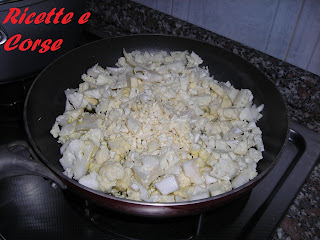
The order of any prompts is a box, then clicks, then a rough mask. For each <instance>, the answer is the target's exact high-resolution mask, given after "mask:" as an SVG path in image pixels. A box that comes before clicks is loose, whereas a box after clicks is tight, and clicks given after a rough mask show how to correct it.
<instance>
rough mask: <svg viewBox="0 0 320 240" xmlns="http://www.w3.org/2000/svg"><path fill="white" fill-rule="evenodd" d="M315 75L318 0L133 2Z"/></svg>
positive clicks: (319, 46)
mask: <svg viewBox="0 0 320 240" xmlns="http://www.w3.org/2000/svg"><path fill="white" fill-rule="evenodd" d="M133 1H135V2H138V3H141V4H143V5H146V6H148V7H151V8H154V9H157V10H159V11H161V12H164V13H167V14H169V15H172V16H174V17H177V18H180V19H182V20H185V21H188V22H190V23H193V24H195V25H198V26H200V27H203V28H206V29H208V30H210V31H213V32H215V33H218V34H220V35H222V36H225V37H228V38H230V39H233V40H235V41H238V42H241V43H243V44H246V45H248V46H250V47H253V48H255V49H257V50H260V51H262V52H265V53H267V54H270V55H272V56H274V57H277V58H279V59H281V60H285V61H287V62H289V63H291V64H294V65H296V66H298V67H301V68H303V69H306V70H308V71H311V72H313V73H315V74H318V75H320V0H133Z"/></svg>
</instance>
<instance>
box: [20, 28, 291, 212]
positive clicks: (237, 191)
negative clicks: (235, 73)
mask: <svg viewBox="0 0 320 240" xmlns="http://www.w3.org/2000/svg"><path fill="white" fill-rule="evenodd" d="M130 37H167V38H175V39H176V38H180V39H186V40H189V41H190V40H191V41H194V42H197V43H201V44H206V45H210V46H211V47H214V48H218V49H222V51H226V52H228V53H229V54H232V55H233V56H234V57H236V58H239V59H241V60H242V61H243V62H245V63H246V64H248V65H249V66H250V67H251V68H253V69H255V70H256V71H258V72H259V73H260V74H262V75H263V76H264V78H266V79H267V81H268V82H269V83H271V84H272V87H273V88H274V89H275V90H276V91H277V93H278V95H279V96H280V98H281V100H282V104H283V106H284V109H285V117H286V125H287V126H286V134H285V138H284V140H283V143H282V146H281V149H280V151H279V152H278V153H277V155H276V156H275V160H274V161H273V162H272V163H271V164H270V165H269V166H268V167H267V168H266V169H264V171H262V172H261V173H259V174H258V175H257V176H256V177H255V178H253V179H252V180H250V181H249V182H247V183H245V184H243V185H241V186H240V187H238V188H235V189H232V190H230V191H228V192H225V193H223V194H219V195H216V196H213V197H209V198H203V199H198V200H192V201H183V202H166V203H159V202H144V201H137V200H130V199H125V198H120V197H116V196H113V195H111V194H108V193H103V192H100V191H97V190H93V189H90V188H88V187H86V186H84V185H81V184H80V183H79V182H77V181H76V180H74V179H70V178H68V177H67V176H66V175H64V174H63V172H61V171H60V170H59V169H57V168H56V167H55V166H53V165H52V164H51V163H50V162H49V161H48V160H47V159H46V157H44V155H43V154H42V152H41V151H40V149H39V148H38V147H37V145H36V143H35V141H34V140H33V137H32V135H31V132H30V129H29V126H28V117H27V108H28V102H29V98H30V95H31V94H32V89H33V87H34V85H35V84H36V83H37V82H38V81H40V80H39V79H40V78H41V76H42V74H43V73H44V72H46V70H47V69H49V68H50V67H51V66H52V65H54V64H55V63H56V62H57V61H59V60H60V59H62V58H64V57H65V56H67V55H69V54H72V53H73V52H75V51H78V50H79V49H81V48H84V47H86V46H88V45H93V44H96V43H98V42H103V41H110V40H116V39H119V38H121V39H123V38H130ZM23 119H24V127H25V130H26V134H27V137H28V139H29V141H30V143H31V145H32V147H33V149H34V150H35V152H36V154H37V155H38V156H39V157H40V159H41V161H42V163H43V164H45V165H46V166H47V167H48V168H49V169H50V170H51V171H52V172H53V173H54V174H56V175H58V176H59V177H60V179H63V182H64V183H65V182H68V183H70V184H72V185H75V186H76V187H78V188H80V189H83V190H85V191H88V192H90V193H91V194H94V195H96V196H99V197H104V198H108V199H112V200H115V201H121V202H124V203H128V204H134V205H141V206H157V207H170V206H175V207H176V206H185V205H194V204H200V203H203V202H207V201H213V200H218V199H222V198H225V197H226V196H229V195H233V194H236V195H239V194H241V193H242V192H245V191H246V189H247V188H251V187H252V185H253V184H254V186H255V185H256V184H258V183H259V182H260V181H261V180H262V179H263V178H264V177H265V176H266V175H268V173H269V172H270V171H271V169H272V168H273V167H274V166H275V165H276V164H277V163H278V161H279V158H280V156H281V154H282V152H283V149H284V147H285V146H286V144H287V142H288V141H289V132H290V127H289V124H290V121H291V120H290V119H289V116H288V106H287V103H286V101H285V99H284V96H283V95H282V94H281V92H280V91H279V89H278V87H277V86H276V84H275V83H274V82H273V81H272V80H271V79H270V78H269V77H268V76H267V75H266V73H264V72H263V71H262V70H260V69H259V68H257V67H256V66H254V65H253V64H252V63H251V62H249V61H248V60H246V59H244V58H243V57H241V56H239V55H237V54H235V53H234V52H232V51H230V50H228V49H225V48H222V47H220V46H216V45H213V44H211V43H210V42H205V41H203V40H198V39H194V38H190V37H181V36H175V35H167V34H129V35H124V36H116V37H110V38H104V39H99V40H96V41H93V42H90V43H87V44H84V45H82V46H79V47H77V48H74V49H73V50H71V51H69V52H67V53H65V54H63V55H62V56H60V57H58V58H57V59H55V60H54V61H53V62H52V63H50V64H49V65H48V66H47V67H45V68H44V69H43V70H42V71H41V72H40V73H39V75H38V76H37V77H36V79H35V80H34V81H33V83H32V85H31V86H30V88H29V90H28V93H27V96H26V100H25V102H24V109H23Z"/></svg>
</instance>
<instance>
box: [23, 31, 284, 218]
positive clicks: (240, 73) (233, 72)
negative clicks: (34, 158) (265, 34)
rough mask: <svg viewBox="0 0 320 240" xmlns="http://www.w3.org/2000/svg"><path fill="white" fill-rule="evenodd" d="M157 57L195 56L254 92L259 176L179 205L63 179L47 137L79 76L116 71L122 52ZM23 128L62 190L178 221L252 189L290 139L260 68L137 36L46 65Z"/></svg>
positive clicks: (185, 43) (208, 48) (195, 45)
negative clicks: (261, 148)
mask: <svg viewBox="0 0 320 240" xmlns="http://www.w3.org/2000/svg"><path fill="white" fill-rule="evenodd" d="M123 48H124V49H126V51H127V52H131V51H133V50H140V51H149V52H156V51H159V50H166V51H174V50H180V51H184V50H188V51H189V52H191V51H194V52H196V53H197V54H198V55H199V56H201V57H202V59H203V60H204V63H203V65H204V66H208V67H209V70H210V73H211V74H212V75H214V76H215V79H217V80H219V81H230V82H231V83H232V84H233V86H234V87H236V88H248V89H250V90H251V91H252V92H253V95H254V97H255V98H254V103H255V104H256V105H260V104H262V103H263V104H264V105H265V108H264V110H263V112H262V113H263V118H262V119H260V121H259V122H258V126H259V127H260V128H261V130H262V133H263V141H264V145H265V152H264V153H263V159H262V160H261V161H260V162H259V163H258V173H259V174H258V176H257V177H256V178H254V179H253V180H251V181H250V182H248V183H246V184H245V185H243V186H241V187H239V188H237V189H234V190H232V191H230V192H227V193H224V194H221V195H218V196H215V197H210V198H207V199H202V200H196V201H189V202H182V203H145V202H138V201H132V200H125V199H121V198H117V197H114V196H111V195H108V194H104V193H100V192H98V191H94V190H91V189H89V188H87V187H85V186H82V185H80V184H79V183H78V182H76V181H75V180H73V179H69V178H68V177H66V176H65V175H63V173H62V172H63V169H62V167H61V166H60V163H59V159H60V157H61V155H60V152H59V147H60V146H59V144H58V143H57V140H56V139H55V138H53V137H52V136H51V134H50V129H51V127H52V125H53V123H54V122H55V118H56V117H57V116H58V115H60V114H62V113H63V112H64V108H65V95H64V90H66V89H67V88H76V87H78V85H79V83H80V82H82V80H81V78H80V76H81V75H82V74H83V73H85V72H86V71H87V69H88V68H90V67H92V66H93V65H94V64H96V63H99V65H100V66H102V67H106V66H114V64H115V63H116V62H117V59H118V58H119V57H121V56H122V49H123ZM24 119H25V127H26V131H27V134H28V137H29V140H30V142H31V144H32V147H33V148H34V150H35V152H36V154H37V155H38V156H39V157H40V158H41V160H42V161H43V162H44V163H45V164H46V165H47V166H48V167H49V168H50V169H51V170H52V171H53V172H54V173H55V174H56V175H57V176H58V177H59V178H60V179H61V180H62V182H63V183H64V184H65V185H66V188H67V189H68V190H70V191H72V192H74V193H75V194H77V195H79V197H81V198H85V199H88V200H90V201H91V202H94V203H96V204H98V205H100V206H103V207H106V208H111V209H114V210H118V211H121V212H126V213H131V214H137V215H143V216H181V215H188V214H196V213H199V212H202V211H205V210H207V209H213V208H217V207H219V206H221V205H223V204H225V203H227V202H230V201H232V200H234V199H237V198H238V197H240V196H242V195H243V194H245V193H247V192H248V191H249V190H251V189H252V188H253V187H254V186H255V185H256V184H257V183H258V182H259V181H260V180H261V179H262V178H263V177H265V176H266V174H267V173H268V172H269V171H270V170H271V169H272V168H273V166H274V165H275V164H276V163H277V159H278V158H279V155H280V152H281V150H282V147H283V145H284V143H285V141H286V140H287V137H288V117H287V109H286V105H285V102H284V100H283V98H282V96H281V94H280V93H279V91H278V90H277V88H276V87H275V85H274V84H273V83H272V82H271V81H270V80H269V79H268V78H267V77H266V76H265V75H264V74H263V73H262V72H261V71H259V70H258V69H256V68H255V67H253V66H252V65H251V64H250V63H248V62H246V61H245V60H243V59H242V58H240V57H238V56H236V55H235V54H233V53H231V52H229V51H226V50H224V49H221V48H218V47H214V46H212V45H210V44H208V43H204V42H201V41H196V40H191V39H187V38H180V37H173V36H162V35H136V36H126V37H117V38H111V39H104V40H100V41H97V42H93V43H90V44H88V45H85V46H82V47H79V48H77V49H75V50H73V51H71V52H69V53H68V54H66V55H64V56H63V57H61V58H59V59H57V60H56V61H55V62H53V63H52V64H51V65H49V66H48V67H47V68H46V69H45V70H43V71H42V73H41V74H40V75H39V76H38V77H37V79H36V80H35V82H34V84H33V85H32V87H31V88H30V91H29V93H28V96H27V99H26V102H25V109H24Z"/></svg>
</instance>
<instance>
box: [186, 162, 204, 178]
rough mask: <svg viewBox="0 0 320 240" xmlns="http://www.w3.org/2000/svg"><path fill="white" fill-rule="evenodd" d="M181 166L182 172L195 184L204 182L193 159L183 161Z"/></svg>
mask: <svg viewBox="0 0 320 240" xmlns="http://www.w3.org/2000/svg"><path fill="white" fill-rule="evenodd" d="M182 166H183V171H184V174H185V175H186V176H187V177H189V178H190V179H191V181H192V182H193V183H195V184H203V183H204V181H203V179H202V176H201V174H200V172H199V169H198V167H197V164H196V162H195V160H189V161H186V162H184V163H183V165H182Z"/></svg>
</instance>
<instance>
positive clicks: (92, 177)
mask: <svg viewBox="0 0 320 240" xmlns="http://www.w3.org/2000/svg"><path fill="white" fill-rule="evenodd" d="M97 176H98V174H97V173H96V172H91V173H90V174H87V175H85V176H83V177H82V178H80V179H79V183H80V184H82V185H84V186H86V187H88V188H91V189H93V190H98V187H99V183H98V181H97Z"/></svg>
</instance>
